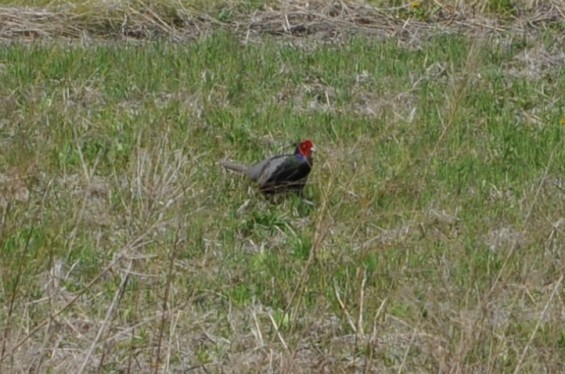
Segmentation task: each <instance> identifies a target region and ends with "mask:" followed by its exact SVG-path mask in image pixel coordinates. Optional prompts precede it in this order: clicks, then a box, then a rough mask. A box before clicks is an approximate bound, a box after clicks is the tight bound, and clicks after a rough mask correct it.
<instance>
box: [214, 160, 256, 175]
mask: <svg viewBox="0 0 565 374" xmlns="http://www.w3.org/2000/svg"><path fill="white" fill-rule="evenodd" d="M220 164H221V165H222V166H223V167H225V168H226V169H229V170H233V171H237V172H238V173H242V174H247V173H248V170H249V166H247V165H242V164H237V163H235V162H230V161H220Z"/></svg>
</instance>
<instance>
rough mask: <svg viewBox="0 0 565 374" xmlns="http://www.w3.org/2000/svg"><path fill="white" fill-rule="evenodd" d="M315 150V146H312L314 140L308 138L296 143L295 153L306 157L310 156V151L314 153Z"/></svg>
mask: <svg viewBox="0 0 565 374" xmlns="http://www.w3.org/2000/svg"><path fill="white" fill-rule="evenodd" d="M315 150H316V146H314V142H313V141H311V140H310V139H306V140H303V141H301V142H300V143H298V144H297V145H296V153H298V154H300V155H302V156H304V157H306V158H310V157H312V153H314V151H315Z"/></svg>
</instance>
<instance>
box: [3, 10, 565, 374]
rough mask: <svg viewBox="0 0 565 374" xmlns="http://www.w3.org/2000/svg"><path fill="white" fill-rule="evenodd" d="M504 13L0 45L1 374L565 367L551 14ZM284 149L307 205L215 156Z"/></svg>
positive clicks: (561, 159) (244, 157)
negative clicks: (300, 167) (545, 17)
mask: <svg viewBox="0 0 565 374" xmlns="http://www.w3.org/2000/svg"><path fill="white" fill-rule="evenodd" d="M423 3H424V5H425V6H426V7H428V8H424V9H428V10H429V9H431V5H429V4H430V3H427V2H423ZM262 4H263V3H261V4H259V3H258V5H255V6H256V7H257V8H253V7H251V8H247V7H243V8H242V9H243V10H242V9H239V8H238V10H237V11H238V12H245V11H248V12H249V11H252V10H253V9H259V7H260V6H262ZM485 4H487V3H485ZM489 4H490V5H492V6H493V7H490V5H489ZM493 4H494V5H493ZM497 4H499V5H500V9H499V8H497V7H496V6H498V5H497ZM505 4H507V2H505V1H499V2H491V3H488V4H487V5H489V6H485V7H483V10H484V11H485V12H486V13H485V14H487V15H488V12H495V11H497V12H499V13H500V14H502V15H503V16H506V15H507V14H508V13H506V10H508V9H514V8H512V7H510V6H508V5H505ZM508 4H509V3H508ZM19 5H21V4H19ZM247 5H249V4H247ZM381 5H382V4H381ZM388 5H390V6H393V5H395V4H393V3H390V4H388ZM396 5H398V4H396ZM534 5H535V4H533V3H532V6H534ZM249 6H250V5H249ZM418 6H419V5H418ZM416 8H417V7H411V8H406V9H407V11H409V12H415V11H420V10H419V9H416ZM234 9H236V8H234ZM216 10H217V9H216ZM234 12H235V10H234ZM0 13H1V12H0ZM214 14H215V15H214V17H216V16H218V17H227V16H226V15H225V14H224V15H222V13H221V12H220V13H217V14H216V13H214ZM218 14H219V15H218ZM230 14H231V13H230ZM234 14H236V13H234ZM237 14H238V15H237V17H240V14H244V13H237ZM413 16H414V17H415V18H417V19H418V22H422V23H426V22H427V18H428V17H431V15H430V14H427V13H422V14H413ZM230 17H231V15H230ZM234 17H235V18H237V17H236V16H235V15H234ZM160 19H164V17H161V18H160ZM410 19H412V18H410ZM508 22H510V23H509V24H508V26H507V27H506V26H505V27H502V26H497V27H499V29H496V28H495V29H496V30H495V32H488V31H484V30H482V31H481V32H478V29H477V28H476V27H474V26H473V27H469V28H457V27H453V28H438V29H434V27H425V25H423V26H421V27H422V30H423V31H421V32H418V30H420V29H419V28H411V26H410V25H409V24H407V21H405V20H404V21H402V22H400V24H399V26H398V30H396V31H395V30H393V32H391V33H389V34H386V33H385V34H386V35H385V34H382V35H380V36H377V35H376V33H374V32H359V33H356V32H348V33H343V34H341V35H339V37H328V35H327V34H323V36H321V34H314V35H307V36H304V35H302V36H292V35H287V36H280V35H278V34H277V33H263V34H261V33H259V34H257V33H252V34H251V35H250V34H249V32H248V33H246V32H242V31H241V30H239V29H235V31H234V30H231V29H230V28H229V27H224V26H225V24H224V26H222V27H217V28H214V27H211V28H210V29H207V30H206V31H205V32H203V30H199V33H198V37H196V38H192V37H190V38H188V39H183V40H181V41H179V40H178V39H174V38H173V39H174V40H171V39H170V38H164V39H163V38H135V39H130V38H117V39H112V38H103V39H98V38H97V37H93V38H90V37H88V38H86V37H85V35H82V34H81V33H80V32H77V35H82V36H80V37H79V38H78V39H75V38H74V37H69V36H67V37H65V38H64V39H58V37H59V36H57V37H55V38H45V37H41V36H39V37H38V36H37V35H40V34H41V33H39V34H35V33H32V34H33V35H35V36H34V37H33V40H29V39H28V38H29V37H30V35H32V34H30V33H22V32H21V29H19V30H20V31H18V32H15V34H17V36H18V38H16V39H15V40H13V41H9V42H7V43H5V45H4V46H3V48H0V113H2V117H1V118H0V251H1V256H0V303H1V305H2V308H0V341H1V347H0V372H6V373H8V372H33V373H36V372H53V373H59V372H61V373H63V372H142V373H145V372H177V373H180V372H202V373H204V372H209V373H215V372H233V373H245V372H277V373H278V372H286V373H298V372H304V373H306V372H322V373H340V372H367V373H368V372H374V373H382V372H406V373H413V372H442V373H448V372H449V373H468V372H477V373H506V372H515V373H518V372H520V373H522V372H531V373H538V372H563V371H565V361H563V357H565V327H564V326H565V291H564V288H563V277H564V274H565V270H564V269H565V255H564V253H565V252H564V250H565V200H564V194H565V178H564V175H565V110H564V106H563V92H565V70H564V69H563V66H564V63H565V57H564V56H565V55H564V52H563V37H562V32H561V31H560V30H562V25H563V24H562V23H560V22H557V23H550V24H547V25H546V26H544V27H543V28H542V27H540V28H535V27H533V26H532V27H531V28H525V29H521V30H522V31H523V32H520V33H517V32H516V29H515V25H516V23H515V22H516V21H508ZM402 23H404V26H402ZM93 24H95V23H93ZM211 24H213V22H211ZM339 25H340V24H339V23H338V24H337V26H336V27H338V28H339V27H340V26H339ZM55 26H56V25H55ZM55 26H53V30H55V29H57V27H55ZM212 26H213V25H212ZM348 27H349V26H348ZM387 27H389V26H387ZM450 27H451V26H450ZM377 29H378V28H376V29H375V30H377ZM348 30H349V31H351V28H349V29H348ZM375 30H373V31H375ZM387 30H389V31H390V29H387ZM402 30H404V31H402ZM188 33H190V32H188ZM2 35H6V31H5V30H4V31H3V34H2ZM22 38H23V39H22ZM303 138H310V139H312V140H314V142H315V143H316V147H317V153H316V155H315V157H316V159H315V165H314V169H313V172H312V174H311V178H310V183H309V185H308V186H307V189H306V199H307V200H306V201H304V200H302V199H300V198H298V197H294V196H288V197H287V198H285V199H282V200H281V201H278V202H276V203H272V202H269V201H266V200H265V199H264V198H262V197H261V196H260V194H259V193H258V192H257V191H256V190H255V189H254V188H253V184H251V183H250V182H248V181H246V180H245V179H244V178H242V177H241V176H238V175H235V174H232V173H228V172H226V171H224V170H222V169H221V167H219V165H218V161H220V160H223V159H232V160H239V161H243V162H249V163H251V162H253V161H256V160H259V159H261V158H263V157H265V156H267V155H272V154H276V153H282V152H287V151H290V150H291V149H292V143H294V142H296V141H297V140H300V139H303Z"/></svg>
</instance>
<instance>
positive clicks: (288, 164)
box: [221, 139, 316, 195]
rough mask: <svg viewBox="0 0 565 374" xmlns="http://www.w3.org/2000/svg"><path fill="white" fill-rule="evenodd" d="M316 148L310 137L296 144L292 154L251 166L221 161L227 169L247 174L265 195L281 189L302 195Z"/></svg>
mask: <svg viewBox="0 0 565 374" xmlns="http://www.w3.org/2000/svg"><path fill="white" fill-rule="evenodd" d="M315 150H316V148H315V146H314V143H313V142H312V141H311V140H308V139H307V140H303V141H302V142H300V143H298V144H297V145H296V148H295V150H294V153H293V154H284V155H278V156H273V157H270V158H267V159H265V160H263V161H259V162H258V163H256V164H254V165H242V164H237V163H233V162H229V161H222V162H221V164H222V166H224V167H225V168H226V169H229V170H233V171H236V172H239V173H242V174H244V175H246V176H247V177H249V178H251V179H252V180H253V181H255V182H257V184H258V185H259V190H260V191H261V192H262V193H263V194H265V195H272V194H277V193H281V192H289V191H290V192H295V193H298V194H299V195H302V194H303V190H304V185H305V184H306V180H307V179H308V174H310V170H312V164H313V157H312V156H313V152H314V151H315Z"/></svg>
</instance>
